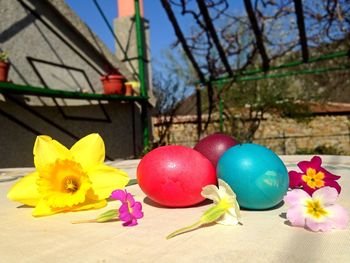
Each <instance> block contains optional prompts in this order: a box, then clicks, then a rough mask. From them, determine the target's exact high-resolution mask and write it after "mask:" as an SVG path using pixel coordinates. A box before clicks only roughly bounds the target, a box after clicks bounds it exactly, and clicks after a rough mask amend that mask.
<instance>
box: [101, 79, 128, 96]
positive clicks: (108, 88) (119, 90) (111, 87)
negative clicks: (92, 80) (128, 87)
mask: <svg viewBox="0 0 350 263" xmlns="http://www.w3.org/2000/svg"><path fill="white" fill-rule="evenodd" d="M100 79H101V81H102V84H103V90H104V93H105V94H120V95H121V94H123V93H124V90H123V87H124V81H125V78H124V76H123V75H106V76H102V77H101V78H100Z"/></svg>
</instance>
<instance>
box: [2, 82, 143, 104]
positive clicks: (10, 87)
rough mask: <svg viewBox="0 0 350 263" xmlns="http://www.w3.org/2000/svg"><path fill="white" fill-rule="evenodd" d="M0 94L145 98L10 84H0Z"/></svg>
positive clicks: (80, 97) (89, 98)
mask: <svg viewBox="0 0 350 263" xmlns="http://www.w3.org/2000/svg"><path fill="white" fill-rule="evenodd" d="M0 93H10V94H24V95H34V96H40V97H50V98H63V99H80V100H108V101H110V100H119V101H120V100H123V101H140V102H142V101H145V102H147V99H148V98H147V97H143V96H123V95H115V94H112V95H106V94H95V93H81V92H74V91H66V90H57V89H46V88H42V87H34V86H27V85H19V84H14V83H10V82H0Z"/></svg>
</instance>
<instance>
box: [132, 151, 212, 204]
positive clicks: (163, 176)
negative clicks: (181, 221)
mask: <svg viewBox="0 0 350 263" xmlns="http://www.w3.org/2000/svg"><path fill="white" fill-rule="evenodd" d="M137 181H138V184H139V186H140V187H141V189H142V191H143V192H144V193H145V194H146V195H147V196H148V197H149V198H150V199H152V200H153V201H155V202H157V203H159V204H161V205H164V206H168V207H185V206H191V205H194V204H197V203H200V202H201V201H203V200H204V199H205V198H204V197H202V196H201V191H202V188H203V187H204V186H206V185H208V184H216V181H217V177H216V172H215V169H214V167H213V165H212V164H211V162H210V161H209V160H208V159H207V158H206V157H204V156H203V155H202V154H200V153H199V152H197V151H195V150H193V149H191V148H188V147H184V146H177V145H170V146H163V147H159V148H156V149H154V150H152V151H151V152H149V153H148V154H146V155H145V156H144V157H143V158H142V160H141V161H140V163H139V165H138V167H137Z"/></svg>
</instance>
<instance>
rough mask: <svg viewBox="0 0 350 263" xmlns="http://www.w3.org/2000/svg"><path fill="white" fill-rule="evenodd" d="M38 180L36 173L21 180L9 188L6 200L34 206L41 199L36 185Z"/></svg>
mask: <svg viewBox="0 0 350 263" xmlns="http://www.w3.org/2000/svg"><path fill="white" fill-rule="evenodd" d="M38 178H39V174H38V172H33V173H31V174H28V175H26V176H25V177H23V178H21V179H20V180H19V181H17V182H16V183H15V184H14V185H13V186H12V187H11V189H10V191H9V192H8V194H7V198H8V199H10V200H12V201H17V202H21V203H23V204H25V205H29V206H36V205H37V203H38V202H39V200H40V198H41V195H40V194H39V192H38V186H37V184H36V181H37V179H38Z"/></svg>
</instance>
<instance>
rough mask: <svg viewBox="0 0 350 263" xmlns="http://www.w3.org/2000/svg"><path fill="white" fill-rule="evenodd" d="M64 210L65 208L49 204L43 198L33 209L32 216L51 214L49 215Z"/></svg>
mask: <svg viewBox="0 0 350 263" xmlns="http://www.w3.org/2000/svg"><path fill="white" fill-rule="evenodd" d="M63 210H64V208H52V207H50V206H49V205H48V203H47V202H46V201H45V200H44V199H41V200H40V201H39V202H38V204H37V205H36V206H35V208H34V209H33V212H32V216H34V217H40V216H49V215H53V214H57V213H59V212H62V211H63Z"/></svg>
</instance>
